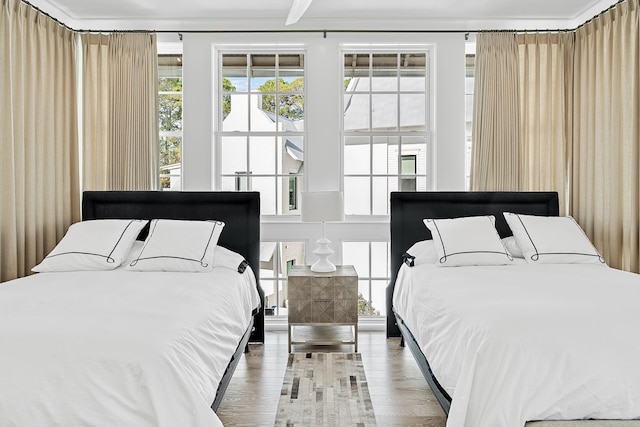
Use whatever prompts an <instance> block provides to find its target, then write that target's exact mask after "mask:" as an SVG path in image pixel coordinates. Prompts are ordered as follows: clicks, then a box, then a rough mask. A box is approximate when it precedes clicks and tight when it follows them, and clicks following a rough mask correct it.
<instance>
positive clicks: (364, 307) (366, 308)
mask: <svg viewBox="0 0 640 427" xmlns="http://www.w3.org/2000/svg"><path fill="white" fill-rule="evenodd" d="M358 316H380V310H378V309H377V308H375V307H374V306H373V304H371V303H369V301H368V300H366V299H365V298H364V297H363V296H362V294H361V293H360V292H358Z"/></svg>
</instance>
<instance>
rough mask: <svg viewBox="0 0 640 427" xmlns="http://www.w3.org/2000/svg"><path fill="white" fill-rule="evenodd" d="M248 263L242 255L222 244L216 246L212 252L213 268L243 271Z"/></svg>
mask: <svg viewBox="0 0 640 427" xmlns="http://www.w3.org/2000/svg"><path fill="white" fill-rule="evenodd" d="M248 265H249V264H248V263H247V261H246V260H245V259H244V257H243V256H242V255H240V254H239V253H237V252H234V251H232V250H230V249H227V248H225V247H224V246H220V245H218V246H216V249H215V251H214V252H213V268H218V267H222V268H228V269H230V270H234V271H237V272H238V273H244V270H246V268H247V266H248Z"/></svg>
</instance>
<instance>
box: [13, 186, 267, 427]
mask: <svg viewBox="0 0 640 427" xmlns="http://www.w3.org/2000/svg"><path fill="white" fill-rule="evenodd" d="M82 213H83V222H82V223H78V224H76V225H73V226H72V227H71V228H70V229H69V231H68V232H67V234H66V235H65V238H64V239H63V240H62V241H61V242H60V243H59V245H58V246H57V247H56V248H55V249H54V250H53V251H52V252H51V253H50V254H49V255H48V256H47V257H46V258H45V260H43V262H42V263H41V264H40V265H39V266H37V267H36V269H35V270H36V271H41V272H40V273H38V274H35V275H31V276H28V277H25V278H22V279H17V280H13V281H9V282H6V283H3V284H2V285H0V318H1V319H2V321H1V322H0V342H2V351H0V425H104V426H107V425H136V426H143V425H149V426H175V425H190V426H212V425H221V423H220V420H219V419H218V417H217V416H216V415H215V412H214V410H215V409H217V407H218V405H219V404H220V401H221V399H222V397H223V395H224V391H225V389H226V387H227V385H228V383H229V381H230V379H231V375H232V374H233V371H234V369H235V366H236V365H237V363H238V361H239V359H240V357H241V355H242V352H243V351H244V350H245V349H248V342H249V341H252V342H263V340H264V314H263V313H264V310H263V302H264V293H263V291H262V289H261V287H260V284H259V281H258V280H257V277H255V276H256V275H255V274H254V272H256V273H257V272H258V271H259V248H260V197H259V193H256V192H244V193H236V192H151V191H123V192H119V191H107V192H97V191H90V192H85V193H84V195H83V205H82ZM150 220H152V221H150ZM145 224H146V228H143V227H144V225H145ZM118 227H121V228H118ZM114 228H115V229H116V231H117V233H116V234H113V232H112V229H114ZM83 230H84V231H83ZM84 232H86V233H89V234H86V235H85V234H83V233H84ZM112 234H113V235H114V237H113V239H112V238H111V235H112ZM147 235H148V236H149V237H148V238H147V237H146V236H147ZM85 236H86V237H85ZM89 236H94V237H95V236H107V238H102V237H101V238H93V239H92V238H89ZM136 236H138V239H142V240H144V241H137V242H134V240H135V239H136ZM111 239H112V240H113V242H115V243H108V244H107V243H106V241H107V240H109V241H111ZM145 239H146V240H145ZM129 240H130V241H131V242H129V243H126V242H128V241H129ZM216 240H217V242H216ZM125 243H126V244H125ZM216 243H217V244H216ZM74 245H76V246H74ZM83 245H84V246H83ZM101 246H105V247H107V248H108V250H107V252H104V254H103V253H102V252H100V250H99V249H95V248H99V247H101ZM76 248H82V249H76ZM86 248H89V249H86ZM192 253H197V254H198V255H197V256H191V255H190V254H192ZM107 264H112V265H110V266H107V267H104V266H105V265H107ZM94 265H97V267H96V268H94V267H93V266H94ZM102 267H104V268H102ZM248 267H249V268H248Z"/></svg>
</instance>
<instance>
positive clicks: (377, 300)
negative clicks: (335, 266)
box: [342, 242, 390, 317]
mask: <svg viewBox="0 0 640 427" xmlns="http://www.w3.org/2000/svg"><path fill="white" fill-rule="evenodd" d="M342 258H343V264H345V265H353V266H354V267H355V269H356V272H357V273H358V296H359V303H358V315H359V316H369V317H375V316H386V311H387V310H386V307H387V302H386V289H387V285H388V284H389V280H390V277H389V243H388V242H342Z"/></svg>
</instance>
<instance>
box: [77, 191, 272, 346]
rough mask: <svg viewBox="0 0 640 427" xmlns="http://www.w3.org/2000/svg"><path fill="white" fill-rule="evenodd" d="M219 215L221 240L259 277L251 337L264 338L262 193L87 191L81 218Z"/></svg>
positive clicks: (153, 217) (262, 339) (83, 200)
mask: <svg viewBox="0 0 640 427" xmlns="http://www.w3.org/2000/svg"><path fill="white" fill-rule="evenodd" d="M128 218H135V219H155V218H157V219H190V220H208V219H209V220H210V219H216V220H219V221H223V222H224V223H225V226H224V229H223V231H222V234H221V235H220V239H219V240H218V244H219V245H221V246H224V247H226V248H228V249H230V250H232V251H235V252H238V253H239V254H241V255H243V256H244V258H245V259H246V260H247V262H248V263H249V265H250V266H251V268H252V269H253V271H254V273H255V275H256V279H257V280H258V292H259V293H260V300H261V301H262V307H261V308H260V311H259V313H258V314H257V315H256V316H255V320H254V326H255V330H254V332H253V333H252V335H251V338H250V341H252V342H263V341H264V291H263V290H262V288H261V287H260V282H259V279H258V277H257V276H258V274H259V272H260V193H258V192H211V191H209V192H187V191H185V192H180V191H85V192H84V194H83V198H82V219H83V220H90V219H128Z"/></svg>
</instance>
